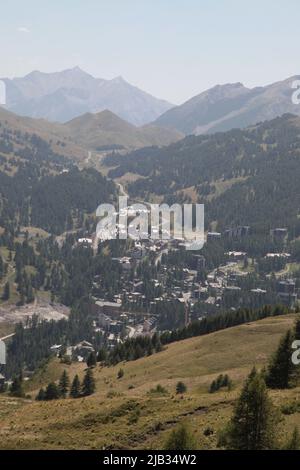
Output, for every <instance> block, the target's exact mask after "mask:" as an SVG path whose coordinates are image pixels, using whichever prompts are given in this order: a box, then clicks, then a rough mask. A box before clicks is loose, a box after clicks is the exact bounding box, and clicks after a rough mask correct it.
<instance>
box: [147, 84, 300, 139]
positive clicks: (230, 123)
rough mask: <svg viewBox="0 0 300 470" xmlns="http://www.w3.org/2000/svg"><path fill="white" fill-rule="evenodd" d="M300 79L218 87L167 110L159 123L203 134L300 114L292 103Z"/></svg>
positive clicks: (170, 127) (157, 121) (184, 131)
mask: <svg viewBox="0 0 300 470" xmlns="http://www.w3.org/2000/svg"><path fill="white" fill-rule="evenodd" d="M299 79H300V76H299V75H298V76H294V77H290V78H287V79H286V80H283V81H280V82H276V83H273V84H271V85H267V86H264V87H256V88H246V87H245V86H244V85H243V84H242V83H229V84H225V85H216V86H215V87H213V88H210V89H209V90H206V91H204V92H203V93H200V94H199V95H197V96H194V97H193V98H191V99H189V100H188V101H186V102H185V103H183V104H182V105H180V106H177V107H175V108H172V109H170V110H168V111H166V112H165V113H164V114H162V115H161V116H160V117H158V118H157V119H156V121H155V124H156V125H158V126H162V127H166V128H168V129H177V130H179V131H181V132H183V133H184V134H186V135H188V134H195V135H200V134H210V133H214V132H219V131H222V132H223V131H227V130H230V129H233V128H245V127H247V126H250V125H253V124H256V123H258V122H262V121H265V120H270V119H274V118H275V117H278V116H281V115H283V114H286V113H292V114H296V115H300V106H299V105H295V104H293V103H292V94H293V92H294V90H293V89H292V82H293V81H294V80H299Z"/></svg>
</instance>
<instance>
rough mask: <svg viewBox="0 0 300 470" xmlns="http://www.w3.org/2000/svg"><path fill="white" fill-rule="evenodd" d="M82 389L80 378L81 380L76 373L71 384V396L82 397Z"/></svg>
mask: <svg viewBox="0 0 300 470" xmlns="http://www.w3.org/2000/svg"><path fill="white" fill-rule="evenodd" d="M80 389H81V385H80V380H79V377H78V375H77V374H76V375H75V377H74V379H73V382H72V385H71V390H70V397H71V398H78V397H80Z"/></svg>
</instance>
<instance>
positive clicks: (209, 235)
mask: <svg viewBox="0 0 300 470" xmlns="http://www.w3.org/2000/svg"><path fill="white" fill-rule="evenodd" d="M221 237H222V234H221V233H220V232H208V233H207V237H206V240H207V241H208V242H210V241H215V240H220V238H221Z"/></svg>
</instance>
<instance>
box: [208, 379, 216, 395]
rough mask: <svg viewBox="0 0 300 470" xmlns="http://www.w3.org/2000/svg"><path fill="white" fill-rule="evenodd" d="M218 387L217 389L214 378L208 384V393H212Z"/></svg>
mask: <svg viewBox="0 0 300 470" xmlns="http://www.w3.org/2000/svg"><path fill="white" fill-rule="evenodd" d="M217 390H218V389H217V383H216V381H215V380H213V381H212V383H211V384H210V387H209V393H214V392H216V391H217Z"/></svg>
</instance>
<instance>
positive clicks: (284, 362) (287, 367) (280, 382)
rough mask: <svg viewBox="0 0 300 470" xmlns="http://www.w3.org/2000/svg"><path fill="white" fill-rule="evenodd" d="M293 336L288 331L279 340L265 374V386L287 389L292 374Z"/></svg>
mask: <svg viewBox="0 0 300 470" xmlns="http://www.w3.org/2000/svg"><path fill="white" fill-rule="evenodd" d="M292 342H293V335H292V332H291V331H290V330H288V331H287V333H286V334H285V335H284V336H283V337H282V338H281V340H280V343H279V346H278V349H277V351H276V352H275V354H274V355H273V357H272V359H271V362H270V364H269V367H268V370H267V373H266V384H267V386H268V387H270V388H280V389H284V388H288V387H289V386H290V385H291V379H292V376H293V373H294V366H293V363H292V353H293V350H292Z"/></svg>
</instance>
